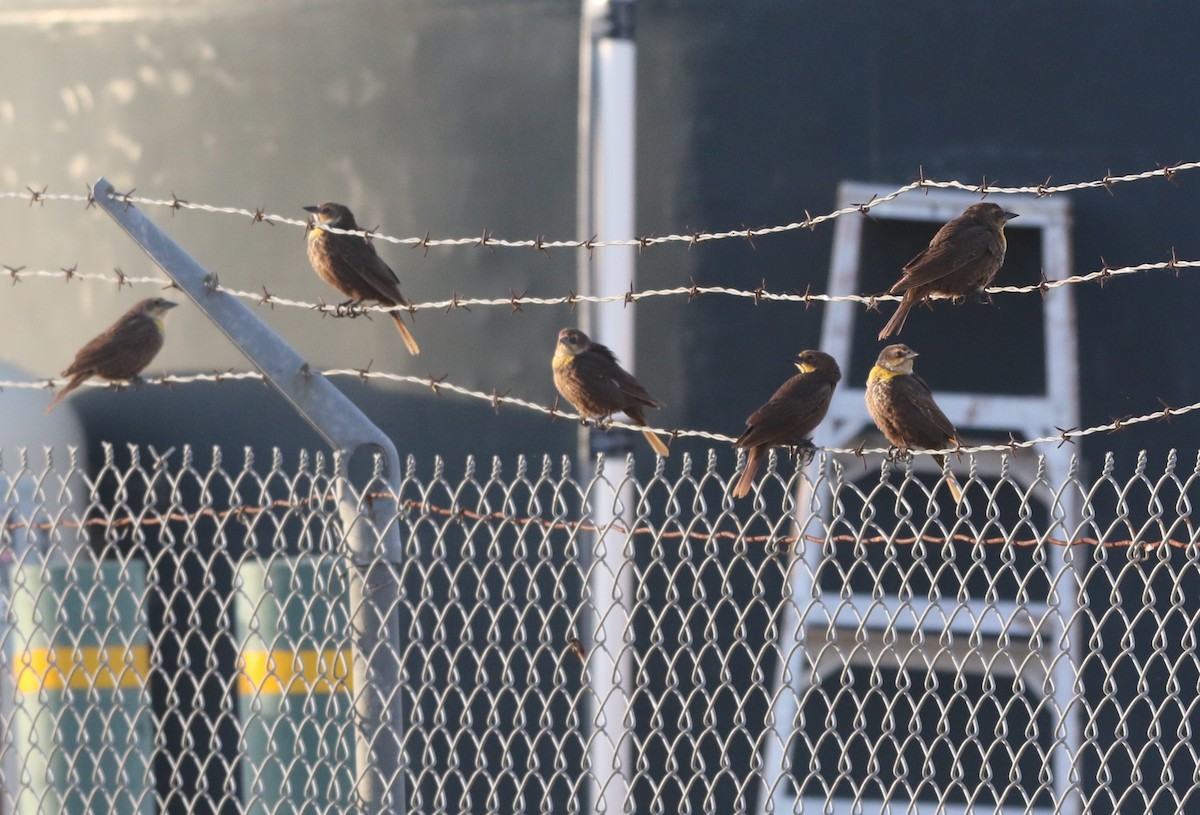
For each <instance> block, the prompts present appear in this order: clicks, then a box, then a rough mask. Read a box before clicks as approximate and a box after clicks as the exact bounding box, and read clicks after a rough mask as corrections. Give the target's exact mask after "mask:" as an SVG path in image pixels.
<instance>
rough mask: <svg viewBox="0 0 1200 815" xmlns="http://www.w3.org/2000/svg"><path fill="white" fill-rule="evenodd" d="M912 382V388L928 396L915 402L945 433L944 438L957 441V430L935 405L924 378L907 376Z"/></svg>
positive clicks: (940, 430) (914, 375)
mask: <svg viewBox="0 0 1200 815" xmlns="http://www.w3.org/2000/svg"><path fill="white" fill-rule="evenodd" d="M907 379H909V380H910V381H911V382H912V385H913V387H914V388H917V389H919V390H921V391H923V392H924V395H925V396H926V397H928V398H926V399H921V400H919V401H918V402H917V403H916V407H918V408H919V409H920V411H921V413H923V414H924V415H925V417H926V418H927V419H929V421H930V422H931V423H932V424H933V426H934V427H936V428H937V429H938V431H939V432H941V433H945V434H946V438H948V439H950V440H951V441H958V431H957V430H955V429H954V424H953V423H952V422H951V421H950V420H949V419H948V418H946V414H945V413H942V409H941V408H940V407H938V406H937V402H934V401H933V391H932V390H930V389H929V385H927V384H925V380H924V379H922V378H921V377H919V376H917V375H916V374H913V375H912V376H910V377H907Z"/></svg>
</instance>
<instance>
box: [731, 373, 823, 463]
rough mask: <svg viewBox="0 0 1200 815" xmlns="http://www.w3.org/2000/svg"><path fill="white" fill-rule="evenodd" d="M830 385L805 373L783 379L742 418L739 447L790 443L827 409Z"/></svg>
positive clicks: (803, 434)
mask: <svg viewBox="0 0 1200 815" xmlns="http://www.w3.org/2000/svg"><path fill="white" fill-rule="evenodd" d="M832 398H833V384H832V383H830V382H829V381H828V380H826V379H818V378H816V377H813V376H809V375H806V374H797V375H796V376H793V377H792V378H791V379H789V380H788V381H787V382H784V383H783V385H781V386H780V388H779V390H777V391H775V395H774V396H772V397H771V398H770V399H768V400H767V403H766V404H764V405H763V406H762V407H760V408H759V409H758V410H756V411H754V413H752V414H750V418H749V419H747V420H746V431H745V432H744V433H742V435H741V436H740V437H739V438H738V440H737V444H738V446H739V447H754V446H756V445H759V444H792V443H795V442H797V441H799V440H800V439H802V438H804V437H806V436H808V435H809V434H811V433H812V432H813V430H815V429H816V427H817V425H819V424H820V423H821V420H822V419H824V418H825V413H826V412H827V411H828V410H829V400H830V399H832Z"/></svg>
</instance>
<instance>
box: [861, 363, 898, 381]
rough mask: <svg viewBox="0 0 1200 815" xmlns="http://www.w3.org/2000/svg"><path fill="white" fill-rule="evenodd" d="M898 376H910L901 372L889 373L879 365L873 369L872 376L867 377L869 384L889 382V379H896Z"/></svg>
mask: <svg viewBox="0 0 1200 815" xmlns="http://www.w3.org/2000/svg"><path fill="white" fill-rule="evenodd" d="M898 376H908V374H903V373H900V372H899V371H889V370H888V369H887V368H881V367H879V366H878V365H876V366H875V367H873V368H872V369H871V373H870V375H869V376H868V377H867V381H868V382H887V381H888V380H889V379H895V378H896V377H898Z"/></svg>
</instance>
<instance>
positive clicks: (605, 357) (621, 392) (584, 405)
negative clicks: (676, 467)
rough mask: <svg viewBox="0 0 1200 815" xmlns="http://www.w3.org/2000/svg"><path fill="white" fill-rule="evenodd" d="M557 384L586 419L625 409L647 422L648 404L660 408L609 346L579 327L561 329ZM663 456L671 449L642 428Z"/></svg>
mask: <svg viewBox="0 0 1200 815" xmlns="http://www.w3.org/2000/svg"><path fill="white" fill-rule="evenodd" d="M551 364H552V365H553V367H554V386H555V387H556V388H558V392H559V393H561V394H562V396H563V398H564V399H566V400H567V401H568V402H570V403H571V404H572V405H573V406H574V407H575V409H576V410H577V411H579V414H580V415H581V416H583V418H584V419H602V418H604V417H606V416H609V415H611V414H613V413H624V414H625V415H626V416H628V417H629V419H630V421H632V422H633V423H634V424H636V425H641V426H642V427H645V426H646V413H645V409H646V408H660V407H662V404H661V403H660V402H658V401H656V400H655V399H654V397H652V396H651V395H650V394H649V392H647V390H646V389H645V388H644V387H642V384H641V383H640V382H638V381H637V380H636V379H634V378H633V374H631V373H629V372H628V371H626V370H625V369H624V368H622V367H621V365H620V363H618V362H617V357H616V355H614V354H613V352H612V351H610V350H609V349H608V348H606V347H605V346H603V345H601V344H600V343H597V342H592V340H591V339H590V338H589V337H588V335H587V334H584V333H583V332H582V331H580V330H579V329H578V328H564V329H563V330H562V331H559V332H558V343H557V344H556V345H555V346H554V359H553V361H552V362H551ZM642 435H643V436H645V437H646V441H648V442H650V446H651V447H653V448H654V452H656V453H658V454H659V455H660V456H669V455H670V454H671V451H670V450H668V449H667V445H666V444H664V443H663V440H662V439H660V438H659V437H658V435H657V434H655V433H651V432H650V431H649V430H644V431H642Z"/></svg>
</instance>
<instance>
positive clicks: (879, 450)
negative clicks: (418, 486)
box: [0, 364, 1200, 458]
mask: <svg viewBox="0 0 1200 815" xmlns="http://www.w3.org/2000/svg"><path fill="white" fill-rule="evenodd" d="M313 373H320V374H323V375H325V376H345V377H354V378H356V379H359V380H361V381H363V382H367V381H369V380H372V379H380V380H384V381H387V382H397V383H401V384H409V385H420V386H422V387H426V388H430V389H431V390H432V391H433V392H434V393H441V392H442V391H443V390H446V391H448V392H450V393H455V394H458V395H460V396H466V397H468V398H471V399H477V400H481V401H484V402H487V403H489V404H491V405H492V407H493V408H494V409H496V411H497V412H498V411H499V409H500V405H513V406H515V407H520V408H524V409H526V410H533V411H535V412H538V413H543V414H545V415H547V416H550V417H551V418H553V419H568V420H575V421H581V420H582V417H581V416H580V415H579V414H577V413H572V412H569V411H565V410H561V409H559V408H558V406H557V403H555V404H554V405H550V406H546V405H542V404H539V403H537V402H531V401H529V400H528V399H522V398H520V397H516V396H511V395H510V394H509V393H508V392H503V393H502V392H500V391H499V390H498V389H495V388H493V389H492V391H491V392H490V393H489V392H486V391H480V390H473V389H471V388H466V387H463V386H462V385H456V384H454V383H453V382H450V381H449V380H448V378H447V377H446V376H442V377H435V376H414V375H411V374H396V373H390V372H386V371H372V370H370V365H369V364H368V365H367V366H366V367H365V368H329V369H327V370H323V371H314V372H313ZM242 380H252V381H256V382H264V383H265V382H266V378H265V377H264V376H263V375H262V374H261V373H258V372H257V371H224V372H222V371H214V372H212V373H196V374H162V375H161V376H158V377H143V378H142V382H145V383H148V384H154V385H164V386H168V387H169V386H172V385H178V384H188V383H193V382H212V383H218V384H219V383H221V382H226V381H242ZM66 381H67V380H65V379H44V380H37V381H27V380H7V381H5V380H0V390H3V389H5V388H12V389H16V390H49V389H52V388H56V387H61V386H62V385H64V384H66ZM86 384H87V385H89V386H91V387H97V388H112V387H114V385H113V384H110V383H104V382H96V381H89V382H88V383H86ZM118 387H119V385H118ZM1159 401H1160V403H1161V404H1162V405H1163V407H1162V409H1161V410H1157V411H1154V412H1152V413H1147V414H1143V415H1140V416H1127V417H1124V418H1118V419H1113V420H1112V421H1111V422H1108V423H1106V424H1100V425H1095V426H1093V427H1086V428H1056V429H1057V430H1058V431H1059V432H1058V433H1057V434H1056V435H1053V436H1042V437H1039V438H1035V439H1022V440H1018V439H1016V438H1011V437H1010V439H1009V441H1007V442H1003V443H998V444H977V445H971V446H961V447H951V448H946V449H943V450H914V451H911V453H912V454H915V455H948V454H955V455H960V454H963V453H1002V452H1016V451H1017V450H1022V449H1029V448H1033V447H1037V446H1040V445H1043V444H1054V445H1056V446H1060V447H1061V446H1062V445H1064V444H1072V443H1074V441H1075V440H1076V439H1080V438H1084V437H1087V436H1092V435H1095V434H1097V433H1113V432H1116V431H1119V430H1123V429H1125V428H1127V427H1130V426H1132V425H1137V424H1144V423H1146V422H1154V421H1162V420H1166V421H1169V420H1171V419H1173V418H1175V417H1176V416H1183V415H1186V414H1188V413H1192V412H1194V411H1196V410H1200V402H1193V403H1191V404H1189V405H1184V406H1182V407H1171V406H1169V405H1167V404H1166V403H1165V402H1162V400H1159ZM604 427H606V428H608V427H619V428H623V429H625V430H631V431H635V432H647V431H648V432H651V433H654V434H657V435H659V436H663V437H665V438H667V439H670V440H674V439H677V438H700V439H707V440H708V441H718V442H723V443H726V444H732V443H734V442H735V441H736V440H737V439H736V437H734V436H727V435H724V434H722V433H713V432H710V431H707V430H687V429H676V430H669V429H667V428H662V427H649V426H646V427H643V426H642V425H635V424H632V423H630V422H622V421H617V420H611V421H608V422H605V423H604ZM815 449H816V450H817V451H818V452H825V453H831V454H834V455H843V456H856V457H858V458H863V457H864V456H867V455H894V454H895V453H896V450H895V448H891V447H870V448H868V447H865V446H861V445H860V446H859V447H817V448H815Z"/></svg>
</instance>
